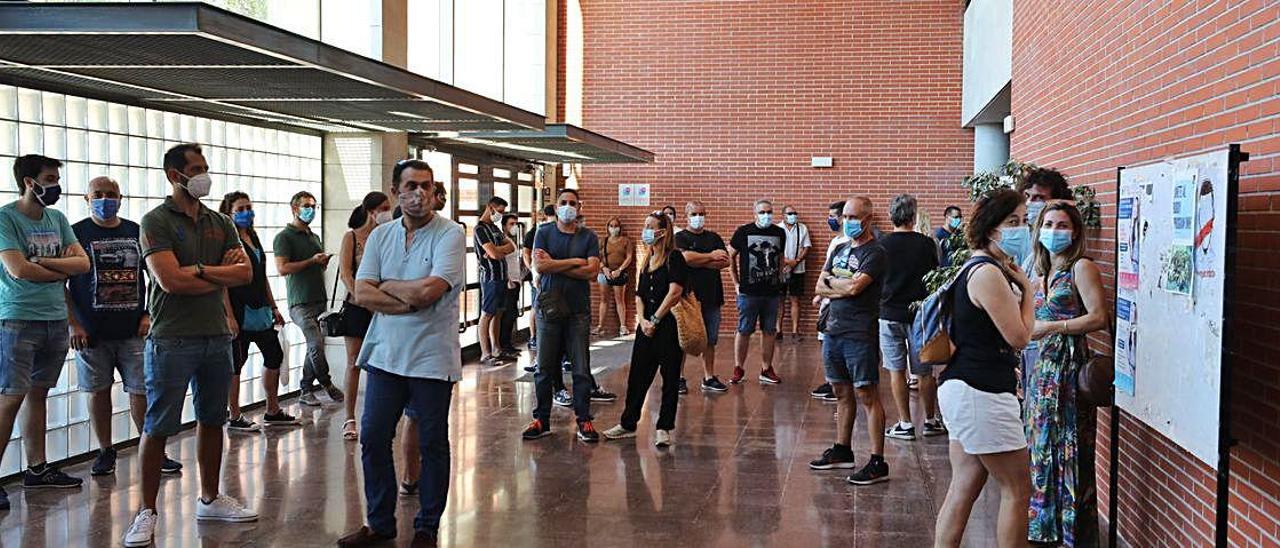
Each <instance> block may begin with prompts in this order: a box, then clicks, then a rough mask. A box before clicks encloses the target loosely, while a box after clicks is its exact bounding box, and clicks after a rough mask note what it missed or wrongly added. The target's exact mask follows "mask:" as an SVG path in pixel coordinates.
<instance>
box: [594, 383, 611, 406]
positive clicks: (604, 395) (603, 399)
mask: <svg viewBox="0 0 1280 548" xmlns="http://www.w3.org/2000/svg"><path fill="white" fill-rule="evenodd" d="M591 401H594V402H599V403H613V402H615V401H618V395H617V394H614V393H613V392H609V391H608V390H605V389H603V388H600V387H599V386H597V387H596V389H595V390H592V391H591Z"/></svg>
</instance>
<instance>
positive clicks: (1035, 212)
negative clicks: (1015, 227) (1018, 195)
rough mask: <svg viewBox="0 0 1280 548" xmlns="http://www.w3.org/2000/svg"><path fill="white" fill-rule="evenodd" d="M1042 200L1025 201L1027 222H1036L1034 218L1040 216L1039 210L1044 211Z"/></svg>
mask: <svg viewBox="0 0 1280 548" xmlns="http://www.w3.org/2000/svg"><path fill="white" fill-rule="evenodd" d="M1044 206H1045V203H1044V202H1027V223H1028V224H1036V220H1037V219H1039V218H1040V212H1041V211H1044Z"/></svg>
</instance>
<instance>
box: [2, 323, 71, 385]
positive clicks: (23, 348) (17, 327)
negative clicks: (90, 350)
mask: <svg viewBox="0 0 1280 548" xmlns="http://www.w3.org/2000/svg"><path fill="white" fill-rule="evenodd" d="M70 346H71V336H70V335H69V334H68V333H67V320H49V321H46V320H0V393H3V394H5V395H8V396H17V395H20V394H26V393H27V391H28V390H31V389H32V388H33V387H34V388H53V387H54V386H56V385H57V384H58V377H59V376H60V375H62V364H63V363H65V362H66V360H67V349H68V348H70Z"/></svg>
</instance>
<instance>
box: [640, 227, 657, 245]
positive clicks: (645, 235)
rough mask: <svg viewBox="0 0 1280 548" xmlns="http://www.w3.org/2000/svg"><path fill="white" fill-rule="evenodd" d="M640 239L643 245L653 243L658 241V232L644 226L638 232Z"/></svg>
mask: <svg viewBox="0 0 1280 548" xmlns="http://www.w3.org/2000/svg"><path fill="white" fill-rule="evenodd" d="M640 241H642V242H644V245H653V242H656V241H658V234H657V232H656V231H654V230H653V229H652V228H646V229H644V232H641V233H640Z"/></svg>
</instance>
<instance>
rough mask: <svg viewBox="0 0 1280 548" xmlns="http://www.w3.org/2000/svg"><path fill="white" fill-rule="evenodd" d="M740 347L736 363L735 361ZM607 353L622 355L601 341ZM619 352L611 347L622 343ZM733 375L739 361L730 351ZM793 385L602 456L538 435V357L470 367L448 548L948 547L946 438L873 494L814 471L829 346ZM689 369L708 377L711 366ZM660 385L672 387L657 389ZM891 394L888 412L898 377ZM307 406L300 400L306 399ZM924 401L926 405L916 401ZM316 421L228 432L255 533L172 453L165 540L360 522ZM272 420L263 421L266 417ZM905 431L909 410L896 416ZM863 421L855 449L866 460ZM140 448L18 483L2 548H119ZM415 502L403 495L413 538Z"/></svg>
mask: <svg viewBox="0 0 1280 548" xmlns="http://www.w3.org/2000/svg"><path fill="white" fill-rule="evenodd" d="M731 343H732V340H731V339H728V338H726V340H725V341H723V342H722V344H721V347H722V348H721V353H722V354H727V353H729V352H731V348H732V346H731ZM601 344H603V345H606V346H601ZM609 345H611V346H609ZM597 346H598V348H597V349H596V350H595V351H594V353H593V363H592V365H593V367H594V368H595V369H596V370H597V371H598V373H597V377H598V379H599V381H600V382H601V384H603V385H605V386H606V387H607V388H609V389H611V390H613V391H615V392H618V393H619V394H621V393H622V392H624V391H625V386H624V383H625V379H626V375H625V363H626V361H627V358H628V355H629V351H630V342H629V341H623V342H622V343H614V342H612V341H604V342H603V343H597ZM719 361H720V366H721V367H720V369H721V370H722V371H724V370H727V369H728V367H726V364H730V363H731V361H732V359H731V358H728V357H726V356H721V357H720V360H719ZM778 363H779V367H778V370H779V372H780V374H781V375H782V376H783V384H781V385H778V386H761V385H760V383H758V382H756V381H755V380H754V373H755V372H758V370H759V366H758V365H757V364H758V362H752V363H751V364H750V367H749V371H750V372H751V374H750V375H749V376H748V379H750V380H748V382H746V383H744V384H743V385H739V386H734V387H731V389H730V391H729V392H728V393H726V394H719V395H704V394H703V393H701V392H699V391H698V390H697V385H696V380H694V381H692V382H691V383H690V384H691V385H692V387H693V389H694V390H693V392H692V393H691V394H689V395H688V396H685V397H683V398H681V400H680V404H681V405H680V411H679V418H678V426H677V429H676V433H675V435H676V446H675V447H673V448H671V449H669V450H658V449H655V448H654V447H653V446H652V444H651V441H652V433H653V431H652V421H653V420H654V419H655V418H656V413H657V410H656V400H657V386H656V383H655V387H654V388H653V391H652V392H651V395H650V402H651V403H654V404H655V405H654V407H653V408H646V417H647V419H646V421H642V425H641V430H640V436H639V438H638V439H636V440H627V441H624V442H604V443H600V444H595V445H588V444H583V443H581V442H578V441H577V439H576V438H575V437H574V436H573V434H572V431H573V417H572V413H571V412H570V411H569V410H566V409H560V408H557V409H556V410H555V411H554V413H553V422H554V425H553V428H554V435H553V436H552V437H549V438H544V439H542V440H538V441H534V442H523V441H521V440H520V437H519V433H520V429H521V427H522V426H523V425H524V424H525V423H526V422H527V420H528V416H529V413H530V410H531V408H532V398H533V395H532V388H533V385H532V384H531V383H529V382H523V381H520V380H517V379H519V378H521V377H524V375H525V374H524V372H523V371H522V370H521V368H520V367H521V365H523V362H521V363H520V364H516V365H509V366H505V367H500V368H489V369H485V368H480V367H478V366H474V365H469V366H467V367H466V369H465V371H466V375H465V379H464V380H463V381H462V382H461V383H460V384H459V386H458V389H457V390H456V391H455V394H456V396H455V400H454V403H453V422H452V439H453V465H454V475H453V481H452V492H451V493H450V495H449V506H448V509H447V511H446V514H445V517H444V525H443V526H442V527H441V531H440V534H441V541H442V545H445V546H554V547H556V548H563V547H569V546H734V547H737V546H841V547H848V546H893V547H895V548H906V547H915V546H927V545H930V544H931V543H932V538H933V523H934V517H935V515H936V512H937V509H938V507H939V506H940V504H941V500H942V497H943V495H944V493H945V491H946V485H947V481H948V478H949V471H948V467H947V457H946V441H945V439H944V438H928V439H924V440H921V441H916V442H901V441H895V440H889V441H888V447H887V449H886V453H887V455H886V458H887V459H888V461H889V463H890V466H891V475H892V481H889V482H887V483H882V484H879V485H875V486H870V487H860V488H859V487H854V486H851V485H848V484H846V483H845V482H844V476H845V475H846V474H845V473H843V472H826V473H815V472H811V471H810V470H809V469H808V467H807V463H808V461H809V460H810V459H812V458H814V457H816V456H817V455H818V454H820V453H821V452H822V450H823V449H825V448H827V447H829V446H830V444H831V442H832V432H833V428H834V426H833V424H834V423H833V420H832V418H833V411H834V409H835V407H834V405H833V404H825V403H822V402H819V401H817V400H814V399H812V398H810V397H809V395H808V392H809V390H810V389H811V388H812V387H813V386H815V385H816V384H818V383H819V382H821V381H820V379H821V373H820V370H819V364H820V360H819V347H818V344H817V343H816V342H804V343H792V342H787V343H784V344H782V345H781V346H780V347H779V359H778ZM686 370H687V371H688V372H689V373H691V379H696V378H697V371H699V370H700V362H699V361H698V360H697V359H691V360H690V363H689V364H687V366H686ZM658 382H660V381H658ZM884 400H885V401H886V402H888V401H890V398H889V394H888V390H887V383H886V388H885V389H884ZM290 405H291V407H296V406H293V405H292V404H290ZM913 405H914V404H913ZM301 411H302V416H303V419H304V425H303V426H301V427H298V428H295V429H291V430H277V431H272V432H269V433H266V434H256V435H242V434H233V435H230V436H229V440H228V444H227V458H226V459H225V470H224V473H223V478H224V482H225V491H226V492H227V493H229V494H231V495H233V496H236V497H239V498H240V499H241V500H242V501H246V502H247V503H248V504H249V505H250V506H251V507H253V508H256V509H258V510H259V511H260V513H261V519H260V520H259V521H258V522H257V523H252V524H242V525H223V524H219V525H198V524H197V523H196V522H195V520H194V519H193V514H194V501H195V497H196V496H197V480H196V474H195V463H194V462H193V455H194V438H193V437H192V434H191V433H190V432H186V433H184V434H183V435H181V436H178V437H176V438H175V439H174V441H173V443H172V447H171V449H170V454H171V456H173V457H175V458H178V459H179V460H182V461H183V462H184V463H186V464H187V471H186V473H184V474H183V475H182V476H180V477H176V478H166V479H165V481H164V483H163V486H162V489H161V493H160V506H161V522H160V527H159V531H158V534H157V538H156V541H157V545H159V546H246V545H247V546H325V545H332V544H333V542H334V540H336V539H337V538H338V537H339V536H340V535H341V534H342V533H343V532H344V531H346V530H349V529H352V528H354V527H357V526H359V525H360V523H361V522H362V512H363V510H362V508H363V506H362V497H361V488H360V477H359V476H360V474H359V472H358V468H359V453H358V452H359V447H358V444H357V443H354V442H348V441H345V440H343V439H342V437H341V435H340V428H341V425H342V421H343V417H342V411H341V408H340V407H338V406H326V407H325V408H323V409H320V410H313V409H311V408H308V409H304V410H301ZM594 412H595V414H596V418H597V425H598V426H599V428H600V429H601V430H603V429H605V428H608V427H610V426H613V425H614V424H616V423H617V420H618V416H619V415H620V414H621V412H622V407H621V403H620V402H619V403H616V404H612V405H596V406H595V407H594ZM259 413H260V411H259ZM888 415H889V417H890V419H889V420H893V417H894V415H895V413H894V412H893V411H892V410H889V411H888ZM863 429H864V427H863V423H862V422H861V421H859V423H858V430H857V431H856V432H855V436H854V442H855V443H854V449H855V452H856V453H857V454H858V457H859V459H860V461H861V460H863V459H865V458H866V454H867V445H866V444H867V441H866V435H865V432H864V430H863ZM136 456H137V452H136V449H128V450H126V451H124V452H122V454H121V460H120V469H119V471H118V472H117V473H116V476H115V477H114V478H105V479H103V478H89V477H88V464H83V465H77V466H74V467H70V468H68V469H67V470H66V471H67V472H69V473H71V474H74V475H77V476H82V477H86V478H88V480H87V481H86V485H85V486H84V487H83V488H81V489H79V490H72V491H66V492H48V491H45V492H24V491H23V490H22V488H21V487H18V486H15V485H6V486H5V487H6V488H7V489H8V490H9V492H10V496H11V498H12V500H13V509H12V510H10V511H9V512H8V513H5V514H0V542H2V543H3V546H49V547H62V546H118V545H119V542H120V538H121V537H122V535H123V533H124V529H125V528H126V527H127V526H128V521H129V520H130V518H131V517H132V515H133V512H134V510H135V507H136V505H137V502H138V500H139V489H138V485H137V483H138V482H137V480H138V475H137V473H136V464H137V463H136ZM997 499H998V497H997V496H996V495H995V493H994V490H993V489H988V493H986V494H984V496H983V498H982V500H980V501H979V504H978V506H977V507H976V508H975V510H974V515H973V518H972V520H971V524H970V531H969V536H968V538H967V541H966V545H969V546H989V545H993V544H994V542H993V538H992V536H991V535H992V532H993V528H994V527H993V522H994V513H995V509H996V506H997V502H998V500H997ZM416 509H417V502H416V501H415V500H412V499H404V498H402V499H401V501H400V514H399V516H400V530H401V533H402V534H401V536H400V538H401V540H402V542H403V543H406V544H407V542H408V539H409V538H410V537H411V536H412V516H413V514H414V512H415V511H416Z"/></svg>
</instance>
